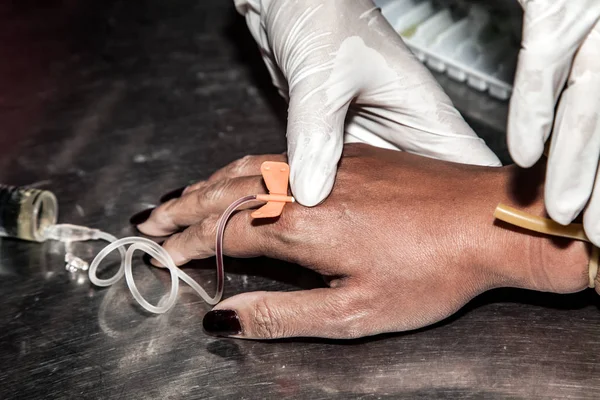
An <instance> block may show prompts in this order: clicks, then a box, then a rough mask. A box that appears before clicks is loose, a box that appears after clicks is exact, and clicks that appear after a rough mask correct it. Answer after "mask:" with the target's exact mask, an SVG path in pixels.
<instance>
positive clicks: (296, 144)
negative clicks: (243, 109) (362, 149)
mask: <svg viewBox="0 0 600 400" xmlns="http://www.w3.org/2000/svg"><path fill="white" fill-rule="evenodd" d="M235 4H236V7H237V10H238V11H239V12H240V13H241V14H242V15H245V17H246V21H247V23H248V26H249V28H250V31H251V33H252V35H253V36H254V39H255V40H256V42H257V43H258V44H259V46H260V49H261V52H262V55H263V59H264V61H265V63H266V65H267V68H268V69H269V72H270V74H271V77H272V78H273V83H274V84H275V86H276V87H277V88H278V90H279V92H280V93H281V95H282V96H284V97H285V98H286V99H287V100H288V102H289V110H288V127H287V139H288V159H289V163H290V167H291V170H290V185H291V188H292V192H293V194H294V196H295V198H296V199H297V201H298V202H299V203H300V204H302V205H304V206H314V205H316V204H319V203H320V202H322V201H323V200H324V199H325V198H326V197H327V196H328V195H329V193H330V191H331V189H332V186H333V183H334V180H335V175H336V171H337V164H338V161H339V159H340V155H341V152H342V147H343V143H344V140H345V141H346V142H365V143H368V144H371V145H374V146H379V147H385V148H392V149H397V150H404V151H408V152H412V153H418V154H420V155H424V156H429V157H434V158H439V159H444V160H448V161H454V162H459V163H466V164H479V165H488V166H499V165H500V161H499V160H498V158H497V157H496V156H495V155H494V154H493V153H492V152H491V150H490V149H489V148H488V147H487V146H486V145H485V143H484V142H483V140H481V139H480V138H479V137H477V135H476V134H475V133H474V132H473V131H472V130H471V128H470V127H469V126H468V125H467V123H466V122H465V121H464V120H463V118H462V117H461V115H460V114H459V112H458V111H457V110H456V109H455V108H454V106H453V105H452V102H451V101H450V99H449V98H448V97H447V96H446V94H445V93H444V92H443V91H442V89H441V88H440V86H439V85H438V83H437V82H436V81H435V80H434V78H433V77H432V75H431V74H430V73H429V71H427V69H425V67H423V65H422V64H421V63H420V62H419V61H418V60H417V59H416V58H415V57H414V56H413V55H412V53H411V52H410V51H409V50H408V49H407V47H406V46H405V45H404V43H403V42H402V39H401V38H400V36H399V35H398V34H397V33H396V32H395V31H394V30H393V28H392V27H391V26H390V25H389V23H388V22H387V21H386V20H385V18H384V17H383V16H382V15H381V13H380V11H379V9H378V8H377V7H376V6H375V5H374V3H373V2H372V1H371V0H235Z"/></svg>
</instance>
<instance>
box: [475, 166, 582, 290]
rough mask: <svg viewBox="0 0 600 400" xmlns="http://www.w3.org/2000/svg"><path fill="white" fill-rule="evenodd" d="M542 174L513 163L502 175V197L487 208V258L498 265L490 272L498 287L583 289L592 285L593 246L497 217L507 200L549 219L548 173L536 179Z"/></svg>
mask: <svg viewBox="0 0 600 400" xmlns="http://www.w3.org/2000/svg"><path fill="white" fill-rule="evenodd" d="M542 167H543V166H538V168H542ZM536 173H537V172H536V171H535V170H533V171H529V172H523V171H522V170H518V169H517V168H516V167H507V168H504V169H503V171H502V173H501V174H499V176H498V177H497V179H498V181H497V182H495V185H496V187H497V188H499V190H498V193H496V196H495V199H496V201H494V202H490V203H489V204H487V205H486V206H487V208H488V210H486V211H485V214H486V215H485V218H486V219H487V228H488V240H487V241H486V246H487V249H485V251H484V252H483V253H484V254H483V256H484V257H485V258H486V259H487V265H489V266H490V267H491V268H493V269H494V270H492V271H488V273H489V274H491V275H492V276H493V277H494V284H495V285H496V286H509V287H519V288H525V289H532V290H539V291H548V292H555V293H572V292H577V291H580V290H583V289H585V288H586V287H587V286H588V284H589V272H588V263H589V256H590V249H589V246H588V245H587V244H586V243H584V242H580V241H574V240H566V239H561V238H555V237H550V236H545V235H541V234H537V233H532V232H529V231H525V230H522V229H520V228H517V227H514V226H512V225H509V224H506V223H504V222H502V221H498V220H494V218H493V216H492V213H493V211H494V209H495V207H496V205H497V204H498V203H500V202H502V203H505V204H507V205H510V206H512V207H515V208H518V209H520V210H523V211H525V212H528V213H531V214H533V215H538V216H544V217H546V215H545V211H544V206H543V198H542V194H543V187H542V186H541V185H538V181H539V179H541V178H542V177H541V176H537V177H536ZM542 181H543V179H542ZM492 197H494V196H492Z"/></svg>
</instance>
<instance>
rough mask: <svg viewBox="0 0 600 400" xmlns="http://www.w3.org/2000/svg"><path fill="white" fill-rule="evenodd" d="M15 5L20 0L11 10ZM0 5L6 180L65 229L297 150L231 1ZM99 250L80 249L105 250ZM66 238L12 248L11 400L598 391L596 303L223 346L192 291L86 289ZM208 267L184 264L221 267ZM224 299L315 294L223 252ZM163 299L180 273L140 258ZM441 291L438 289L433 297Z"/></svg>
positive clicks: (0, 352)
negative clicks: (158, 308)
mask: <svg viewBox="0 0 600 400" xmlns="http://www.w3.org/2000/svg"><path fill="white" fill-rule="evenodd" d="M5 3H6V2H5ZM36 3H37V2H31V1H18V2H9V4H10V6H9V5H0V17H1V18H2V24H0V130H1V131H0V132H1V133H0V182H3V183H7V184H15V185H22V184H31V183H34V182H36V183H37V186H38V187H41V188H47V189H50V190H52V191H53V192H55V193H56V195H57V197H58V199H59V203H60V204H59V205H60V219H59V220H60V221H61V222H70V223H76V224H85V225H88V226H91V227H97V228H102V229H103V230H106V231H108V232H111V233H113V234H115V235H117V236H125V235H130V234H132V233H133V230H132V228H131V227H130V226H129V225H128V218H129V216H131V215H132V214H133V213H135V212H137V211H139V210H142V209H144V208H146V207H148V206H150V205H154V204H156V202H157V199H158V198H159V197H160V195H161V194H163V193H164V192H166V191H168V190H170V189H173V188H175V187H178V186H181V185H182V184H185V183H187V182H188V181H190V180H196V179H202V178H205V177H207V176H208V175H209V174H210V173H211V172H212V171H213V170H214V169H215V168H218V167H220V166H222V165H224V164H226V163H227V162H229V161H231V160H234V159H236V158H238V157H241V156H243V155H245V154H247V153H266V152H280V151H282V150H283V149H284V147H285V142H284V134H283V132H284V125H283V124H282V120H281V118H279V117H278V115H281V112H280V111H281V109H284V108H285V106H284V105H283V104H282V103H281V102H280V101H279V100H278V99H277V98H276V97H273V91H270V89H269V85H268V83H269V79H268V77H267V76H266V73H265V72H264V67H263V66H262V64H261V61H260V59H259V58H258V56H257V52H256V47H255V46H254V44H253V42H252V39H251V38H250V37H249V35H247V33H246V29H245V25H244V22H243V20H240V18H238V17H237V16H236V15H235V13H234V11H233V7H232V5H231V3H232V2H231V1H225V0H214V1H208V0H201V1H198V0H194V1H192V0H171V1H168V2H167V1H161V0H146V1H137V2H133V1H124V0H121V1H103V2H100V1H97V2H95V4H93V5H91V6H90V3H91V2H87V3H88V4H84V3H86V2H77V1H63V2H44V4H46V7H47V8H40V5H39V4H36ZM98 249H99V247H98V246H89V245H85V244H82V245H79V246H78V247H77V253H78V254H79V255H81V256H83V257H85V258H86V259H91V258H92V257H93V255H94V254H95V251H97V250H98ZM63 257H64V255H63V247H62V245H57V244H51V243H47V244H43V245H40V244H34V243H26V242H19V241H14V240H0V298H1V306H0V398H1V399H13V398H28V399H32V398H80V399H81V398H83V399H86V398H94V399H95V398H126V399H138V398H158V399H178V398H281V397H284V396H287V397H294V398H310V399H318V398H333V397H336V398H356V397H362V398H385V397H394V398H397V397H405V398H424V399H431V398H441V397H443V398H449V397H460V398H482V397H485V398H508V397H510V398H533V397H536V398H542V397H547V398H561V397H569V396H571V397H588V398H594V397H597V393H598V390H600V355H599V352H598V351H597V348H598V344H599V342H600V312H599V311H598V301H597V298H596V296H595V294H593V293H591V292H584V293H580V294H576V295H571V296H553V295H544V294H535V293H528V292H523V291H517V290H500V291H495V292H492V293H488V294H486V295H484V296H481V297H480V298H478V299H476V300H475V301H474V302H472V303H471V304H469V305H468V306H467V307H466V308H465V309H464V310H463V311H461V312H460V313H459V314H458V315H456V316H454V317H453V318H451V319H450V320H448V321H445V322H444V323H442V324H439V325H437V326H435V327H431V328H428V329H423V330H420V331H417V332H410V333H405V334H397V335H386V336H383V337H376V338H370V339H365V340H357V341H351V342H335V341H322V340H286V341H277V342H256V341H240V340H230V339H218V338H213V337H209V336H207V335H206V334H204V332H203V330H202V326H201V319H202V316H203V314H204V313H205V312H206V311H207V310H208V307H207V306H206V305H205V304H203V303H202V301H201V300H200V299H199V298H198V297H196V296H195V295H194V294H192V293H190V292H186V290H185V286H184V289H183V290H182V294H181V295H180V298H179V301H178V303H177V305H176V306H175V308H174V309H173V310H172V312H170V313H168V314H166V315H160V316H155V315H148V314H146V313H144V312H143V311H142V310H141V309H140V308H139V307H138V306H137V305H136V303H135V301H134V300H133V298H132V297H131V295H130V293H129V292H128V290H127V288H126V286H125V284H124V282H121V283H120V284H117V285H115V286H114V287H112V288H109V289H104V290H103V289H99V288H95V287H92V286H91V285H90V283H89V282H88V281H87V278H86V277H85V275H83V276H80V275H71V274H70V273H69V272H67V271H66V270H65V267H64V262H63ZM213 265H214V264H213V260H208V261H207V262H206V263H199V264H196V265H195V268H190V269H189V271H190V273H191V274H192V275H193V276H194V277H195V278H198V279H202V280H210V279H214V278H213V275H212V274H213V273H214V266H213ZM225 268H226V272H227V276H228V279H227V280H226V285H225V296H231V295H233V294H235V293H239V292H244V291H251V290H258V289H260V290H293V289H297V288H303V287H312V286H314V285H318V284H319V282H320V280H319V278H318V277H317V276H315V275H314V274H311V273H308V272H307V271H305V270H302V269H300V268H298V267H295V266H291V265H282V264H281V263H277V262H274V261H269V260H246V261H243V260H240V261H236V260H226V267H225ZM135 273H136V274H137V275H138V276H139V279H140V281H141V283H140V288H141V290H142V293H144V294H145V295H148V296H149V299H150V300H153V301H156V300H158V298H159V297H160V296H161V295H162V294H164V293H165V292H164V291H165V290H167V288H168V284H169V282H168V279H169V276H168V273H167V272H166V271H162V270H156V269H151V268H148V267H145V266H143V265H142V264H140V266H139V267H138V268H137V269H136V272H135ZM432 290H435V288H432Z"/></svg>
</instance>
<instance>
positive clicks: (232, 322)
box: [202, 310, 242, 336]
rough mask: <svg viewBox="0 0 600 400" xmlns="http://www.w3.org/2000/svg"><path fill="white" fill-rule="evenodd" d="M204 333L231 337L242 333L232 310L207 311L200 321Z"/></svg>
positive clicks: (238, 321)
mask: <svg viewBox="0 0 600 400" xmlns="http://www.w3.org/2000/svg"><path fill="white" fill-rule="evenodd" d="M202 325H203V326H204V330H205V331H206V333H208V334H210V335H214V336H231V335H238V334H240V333H242V327H241V325H240V319H239V318H238V315H237V313H236V312H235V311H233V310H214V311H209V312H208V313H206V315H205V316H204V320H203V321H202Z"/></svg>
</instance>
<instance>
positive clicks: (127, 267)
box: [49, 195, 256, 314]
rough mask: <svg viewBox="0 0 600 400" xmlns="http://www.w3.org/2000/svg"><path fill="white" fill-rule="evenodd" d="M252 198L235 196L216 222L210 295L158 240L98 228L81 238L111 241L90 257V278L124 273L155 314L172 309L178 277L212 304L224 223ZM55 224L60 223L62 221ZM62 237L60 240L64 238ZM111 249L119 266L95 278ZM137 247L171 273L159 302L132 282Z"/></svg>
mask: <svg viewBox="0 0 600 400" xmlns="http://www.w3.org/2000/svg"><path fill="white" fill-rule="evenodd" d="M252 201H256V195H250V196H245V197H242V198H241V199H239V200H236V201H235V202H233V203H232V204H231V205H230V206H229V207H228V208H227V209H226V210H225V212H224V213H223V215H222V216H221V218H220V219H219V223H218V225H217V233H216V244H215V253H216V258H217V290H216V293H215V295H214V296H213V297H210V296H209V295H208V293H207V292H206V290H204V288H203V287H202V286H200V284H198V282H196V281H195V280H194V279H192V277H190V276H189V275H188V274H186V273H185V272H183V271H182V270H181V269H179V268H178V267H177V266H176V265H175V263H174V262H173V259H172V258H171V256H170V255H169V253H167V251H166V250H165V249H164V248H163V247H162V246H160V245H159V244H157V243H155V242H153V241H152V240H149V239H145V238H142V237H127V238H123V239H117V238H116V237H114V236H112V235H110V234H108V233H105V232H101V231H98V230H90V231H94V232H93V233H91V234H90V235H89V238H87V236H86V239H83V240H90V239H100V240H106V241H108V242H111V244H109V245H108V246H106V247H105V248H104V249H102V251H100V252H99V253H98V254H97V255H96V257H95V258H94V260H93V261H92V264H91V265H90V269H89V272H88V274H89V278H90V281H91V282H92V283H93V284H94V285H96V286H111V285H113V284H115V283H116V282H118V281H119V280H120V279H121V278H122V277H123V275H125V279H126V281H127V286H128V287H129V290H130V291H131V294H132V295H133V297H134V298H135V299H136V300H137V301H138V303H139V304H140V305H141V306H142V307H144V308H145V309H146V310H148V311H150V312H152V313H155V314H163V313H165V312H167V311H168V310H169V309H171V307H173V305H175V302H176V301H177V292H178V291H179V279H181V280H182V281H184V282H185V283H187V284H188V285H189V286H190V287H191V288H192V289H194V290H195V291H196V292H197V293H198V295H199V296H200V297H201V298H202V299H203V300H204V301H206V302H207V303H208V304H210V305H215V304H217V303H218V302H219V301H221V297H222V296H223V286H224V282H225V270H224V265H223V236H224V234H225V226H226V225H227V221H228V220H229V217H231V215H232V214H233V212H234V211H235V210H236V209H237V208H239V207H241V206H242V205H244V204H246V203H249V202H252ZM56 226H57V227H60V226H61V225H56ZM55 236H56V235H55ZM49 238H53V237H52V235H50V236H49ZM64 239H66V238H64ZM64 239H61V240H63V241H64ZM75 240H77V239H75ZM126 245H130V246H129V248H127V251H125V246H126ZM114 250H118V251H119V253H120V254H121V265H120V267H119V270H118V271H117V273H116V274H115V275H114V276H113V277H112V278H109V279H100V278H98V276H97V275H96V271H97V269H98V266H99V265H100V263H101V262H102V260H104V258H105V257H106V256H107V255H108V254H110V253H111V252H113V251H114ZM136 250H140V251H143V252H145V253H147V254H149V255H150V256H151V257H152V258H154V259H155V260H157V261H158V262H159V263H160V264H162V265H163V266H165V267H166V268H167V269H168V270H169V272H170V273H171V291H170V293H169V297H168V298H167V299H166V301H164V302H162V304H159V305H152V304H150V303H149V302H148V301H146V299H144V297H143V296H142V295H141V293H140V291H139V290H138V288H137V286H136V285H135V281H134V280H133V272H132V261H133V253H134V252H135V251H136Z"/></svg>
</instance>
